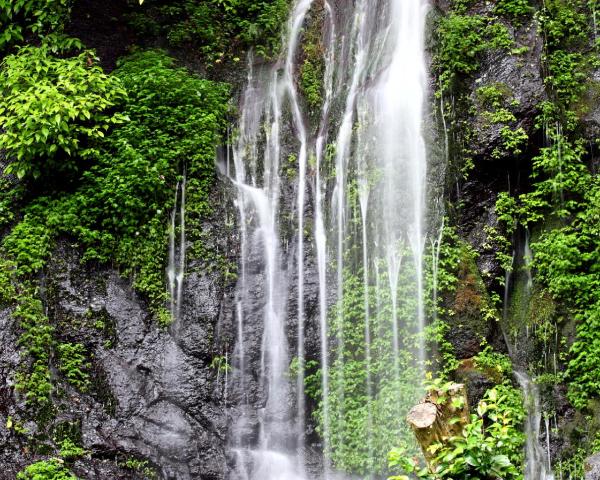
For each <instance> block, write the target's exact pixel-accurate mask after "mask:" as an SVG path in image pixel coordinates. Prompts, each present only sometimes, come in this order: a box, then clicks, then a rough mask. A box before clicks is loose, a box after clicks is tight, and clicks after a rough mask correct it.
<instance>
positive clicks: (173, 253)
mask: <svg viewBox="0 0 600 480" xmlns="http://www.w3.org/2000/svg"><path fill="white" fill-rule="evenodd" d="M185 187H186V175H185V172H184V174H183V178H182V179H181V181H179V182H177V185H176V187H175V203H174V204H173V211H172V212H171V226H170V229H169V263H168V265H167V282H168V289H169V307H170V308H169V310H170V313H171V318H172V319H173V321H174V322H177V320H179V317H180V315H181V306H182V303H183V297H182V293H183V276H184V274H185ZM177 219H179V225H177ZM177 230H179V237H178V238H177V235H176V234H177Z"/></svg>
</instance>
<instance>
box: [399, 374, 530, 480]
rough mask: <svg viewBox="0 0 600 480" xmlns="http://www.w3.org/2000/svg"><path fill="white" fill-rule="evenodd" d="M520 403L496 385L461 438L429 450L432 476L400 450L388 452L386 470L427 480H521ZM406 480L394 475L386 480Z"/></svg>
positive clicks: (517, 394)
mask: <svg viewBox="0 0 600 480" xmlns="http://www.w3.org/2000/svg"><path fill="white" fill-rule="evenodd" d="M522 401H523V399H522V397H521V394H520V392H519V390H517V389H515V388H514V387H512V386H509V385H498V386H496V387H494V388H492V389H490V390H488V391H487V392H486V394H485V396H484V398H483V400H481V402H479V405H478V406H477V413H476V414H472V415H471V418H470V422H469V423H468V424H467V425H466V426H465V427H464V430H463V433H462V435H460V436H457V437H453V438H451V439H450V440H449V441H448V442H447V443H444V444H442V443H437V444H434V445H432V446H431V453H433V454H435V458H434V460H433V462H432V465H433V472H430V471H429V470H428V469H427V468H425V467H424V466H423V465H422V464H421V463H420V462H419V461H417V460H416V459H415V458H412V457H410V456H409V457H407V455H406V450H405V449H403V448H396V449H393V450H392V451H391V452H390V454H389V456H388V461H389V467H390V469H391V470H392V471H398V470H400V471H403V472H404V473H409V474H411V475H415V476H417V477H418V478H425V479H429V480H443V479H448V480H451V479H456V478H465V479H467V478H472V479H485V480H487V479H489V480H492V479H496V478H502V479H503V480H520V479H522V478H523V473H522V464H523V460H524V454H523V445H524V440H525V437H524V435H523V433H522V432H521V424H522V422H523V418H524V416H525V412H524V410H523V403H522ZM408 478H409V477H408V476H406V475H395V476H392V477H390V480H408Z"/></svg>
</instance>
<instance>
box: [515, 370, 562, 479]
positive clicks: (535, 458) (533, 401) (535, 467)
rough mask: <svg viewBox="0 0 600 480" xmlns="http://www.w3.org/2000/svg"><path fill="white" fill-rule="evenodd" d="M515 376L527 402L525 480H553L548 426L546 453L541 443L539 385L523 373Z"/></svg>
mask: <svg viewBox="0 0 600 480" xmlns="http://www.w3.org/2000/svg"><path fill="white" fill-rule="evenodd" d="M515 376H516V378H517V381H518V382H519V386H520V387H521V390H522V391H523V397H524V402H525V411H526V412H527V416H526V418H525V477H524V478H525V480H553V479H554V475H553V474H552V467H551V465H550V438H549V427H548V424H546V451H544V448H543V447H542V445H541V444H540V442H539V437H540V425H541V422H542V413H541V406H540V393H539V391H538V388H537V385H535V383H533V382H532V381H531V378H529V376H528V375H527V374H526V373H525V372H522V371H516V372H515Z"/></svg>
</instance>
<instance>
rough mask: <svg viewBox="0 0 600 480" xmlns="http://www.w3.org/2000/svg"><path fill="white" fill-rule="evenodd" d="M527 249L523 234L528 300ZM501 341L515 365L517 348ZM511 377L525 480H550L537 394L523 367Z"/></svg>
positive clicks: (506, 310)
mask: <svg viewBox="0 0 600 480" xmlns="http://www.w3.org/2000/svg"><path fill="white" fill-rule="evenodd" d="M531 255H532V253H531V249H530V247H529V232H526V236H525V244H524V246H523V255H522V260H523V264H524V265H523V267H524V270H525V272H524V273H525V279H524V281H523V282H522V283H523V290H524V292H523V293H524V298H525V299H527V300H528V299H529V298H530V296H531V288H532V285H533V279H532V274H531V270H530V265H531V258H532V256H531ZM516 256H517V255H516V252H514V251H513V255H512V263H511V268H509V269H507V271H506V278H505V285H504V313H503V318H504V323H505V324H506V323H507V320H508V317H509V314H510V313H511V312H510V311H509V291H510V286H511V279H512V270H513V267H514V266H515V260H516ZM519 321H521V322H522V323H523V322H527V319H524V320H523V318H519ZM505 341H506V344H507V346H508V350H509V354H510V356H511V358H512V359H513V362H516V361H517V360H516V351H517V348H516V346H515V345H513V344H512V343H511V342H510V340H509V339H508V337H507V336H506V334H505ZM514 374H515V377H516V379H517V381H518V383H519V386H520V387H521V391H522V392H523V401H524V406H525V413H526V417H525V472H524V473H525V476H524V478H525V480H554V474H553V473H552V466H551V460H550V433H549V428H548V427H546V445H545V446H546V449H545V450H546V451H545V450H544V447H543V446H542V444H541V443H540V426H541V421H542V408H541V402H540V392H539V389H538V387H537V385H536V384H535V382H533V381H532V379H531V377H530V376H529V374H528V373H527V371H526V369H525V368H516V369H515V372H514Z"/></svg>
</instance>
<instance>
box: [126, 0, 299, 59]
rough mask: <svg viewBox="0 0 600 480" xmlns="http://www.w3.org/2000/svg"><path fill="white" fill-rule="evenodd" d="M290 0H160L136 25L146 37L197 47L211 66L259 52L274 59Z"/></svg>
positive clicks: (150, 5) (136, 17)
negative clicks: (240, 54) (248, 51)
mask: <svg viewBox="0 0 600 480" xmlns="http://www.w3.org/2000/svg"><path fill="white" fill-rule="evenodd" d="M289 6H290V3H289V1H288V0H263V1H251V0H208V1H205V2H197V1H193V0H178V1H175V2H169V1H166V0H155V1H149V2H145V3H144V5H143V7H142V8H141V11H140V12H138V13H136V14H134V15H132V16H131V17H130V23H131V24H132V25H133V26H134V27H136V28H137V29H138V30H139V31H140V33H142V34H144V35H157V34H163V35H165V36H166V37H167V40H168V42H169V43H170V45H171V46H174V47H181V46H183V45H186V46H194V47H196V48H198V49H199V50H200V52H201V53H202V55H203V56H204V58H205V59H206V60H208V61H209V62H210V63H220V62H222V61H223V60H224V59H225V58H230V57H232V56H233V60H234V61H236V60H239V57H237V56H235V55H236V54H237V50H238V49H239V48H240V47H241V48H246V49H248V48H250V47H252V48H254V50H255V51H256V52H257V53H258V54H259V55H261V56H263V57H266V58H269V57H272V56H273V55H276V54H277V53H278V50H279V47H280V44H281V40H282V37H281V28H282V26H283V25H285V24H286V16H287V13H288V11H289Z"/></svg>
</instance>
